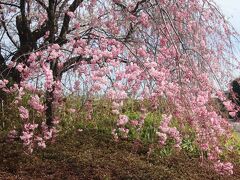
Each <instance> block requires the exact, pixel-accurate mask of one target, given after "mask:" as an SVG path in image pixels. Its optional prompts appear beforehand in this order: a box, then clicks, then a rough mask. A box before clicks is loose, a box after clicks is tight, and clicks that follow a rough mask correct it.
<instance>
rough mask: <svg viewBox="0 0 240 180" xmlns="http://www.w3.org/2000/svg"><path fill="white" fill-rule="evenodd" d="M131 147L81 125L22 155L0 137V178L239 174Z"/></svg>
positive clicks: (239, 171)
mask: <svg viewBox="0 0 240 180" xmlns="http://www.w3.org/2000/svg"><path fill="white" fill-rule="evenodd" d="M133 147H135V146H133V143H131V142H127V141H121V142H118V143H116V142H114V141H113V140H112V137H111V135H108V134H106V133H104V132H99V131H96V130H85V131H83V132H74V133H69V134H67V135H65V136H59V137H58V139H57V141H56V142H55V143H53V144H51V145H49V146H48V147H47V149H45V150H38V151H35V152H34V153H33V154H32V155H27V154H25V153H24V152H22V149H21V145H19V144H18V143H13V144H12V145H9V144H7V143H5V141H4V140H3V138H2V139H1V142H0V162H1V163H0V179H164V180H167V179H171V180H174V179H184V180H187V179H204V180H205V179H226V178H227V179H240V167H239V166H238V167H237V166H235V168H234V170H235V174H234V175H233V176H231V177H221V176H219V175H218V174H216V173H215V172H214V171H213V170H212V169H211V168H210V167H209V164H208V163H207V162H204V163H203V164H202V165H201V163H200V162H199V159H198V158H196V157H189V156H187V155H185V154H184V153H178V154H174V155H172V156H169V157H164V158H161V157H156V156H154V154H152V155H150V156H149V157H148V156H147V151H148V150H147V149H148V148H146V147H144V146H141V145H139V148H138V149H137V150H136V148H134V149H133Z"/></svg>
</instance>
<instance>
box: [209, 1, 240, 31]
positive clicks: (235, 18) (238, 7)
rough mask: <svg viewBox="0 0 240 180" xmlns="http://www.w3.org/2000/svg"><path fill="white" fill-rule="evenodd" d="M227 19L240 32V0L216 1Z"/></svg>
mask: <svg viewBox="0 0 240 180" xmlns="http://www.w3.org/2000/svg"><path fill="white" fill-rule="evenodd" d="M214 1H215V2H216V3H217V4H218V5H219V7H220V9H221V10H222V12H223V14H224V15H225V17H226V18H227V19H228V20H229V21H230V22H231V23H232V25H233V26H234V27H235V28H236V29H237V30H238V32H240V0H214Z"/></svg>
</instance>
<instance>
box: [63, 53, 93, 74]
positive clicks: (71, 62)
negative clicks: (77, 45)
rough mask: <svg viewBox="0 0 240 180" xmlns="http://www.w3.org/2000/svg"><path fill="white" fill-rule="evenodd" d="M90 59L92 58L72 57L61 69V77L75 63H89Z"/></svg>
mask: <svg viewBox="0 0 240 180" xmlns="http://www.w3.org/2000/svg"><path fill="white" fill-rule="evenodd" d="M91 59H92V57H88V58H86V57H82V56H77V57H73V58H71V59H69V60H68V61H66V62H65V63H64V64H63V68H62V71H61V75H62V74H63V73H65V72H67V71H68V70H70V69H72V68H73V66H74V65H75V64H76V63H79V62H81V61H86V62H90V61H91Z"/></svg>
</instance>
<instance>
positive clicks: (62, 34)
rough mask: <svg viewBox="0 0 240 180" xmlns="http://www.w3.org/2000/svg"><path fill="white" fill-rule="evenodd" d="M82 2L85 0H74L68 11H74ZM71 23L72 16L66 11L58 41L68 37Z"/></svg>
mask: <svg viewBox="0 0 240 180" xmlns="http://www.w3.org/2000/svg"><path fill="white" fill-rule="evenodd" d="M82 2H83V0H74V1H73V3H72V4H71V5H70V6H69V8H68V11H71V12H74V11H75V10H76V9H77V7H78V6H79V4H80V3H82ZM69 23H70V17H69V16H68V15H67V13H65V16H64V19H63V25H62V29H61V32H60V36H59V39H58V40H57V41H58V42H60V41H62V40H64V39H66V34H67V32H68V29H69Z"/></svg>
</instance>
